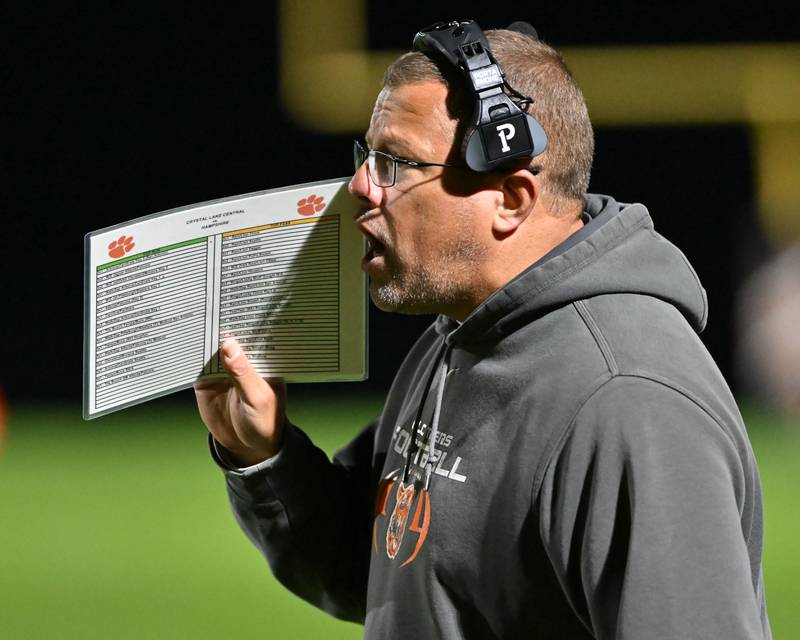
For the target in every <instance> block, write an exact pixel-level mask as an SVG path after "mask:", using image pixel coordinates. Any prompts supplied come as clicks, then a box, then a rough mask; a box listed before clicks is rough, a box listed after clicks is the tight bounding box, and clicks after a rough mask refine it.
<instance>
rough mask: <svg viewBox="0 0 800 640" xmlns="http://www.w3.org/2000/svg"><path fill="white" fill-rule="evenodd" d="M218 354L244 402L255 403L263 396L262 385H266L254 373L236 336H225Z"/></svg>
mask: <svg viewBox="0 0 800 640" xmlns="http://www.w3.org/2000/svg"><path fill="white" fill-rule="evenodd" d="M219 355H220V361H221V362H222V366H223V367H225V370H226V371H227V372H228V374H229V375H230V376H231V378H232V379H233V383H234V384H235V385H236V387H237V388H238V389H239V393H240V394H241V395H242V398H243V399H244V400H245V402H247V403H248V404H250V405H253V404H256V403H257V400H258V398H260V397H263V394H264V387H265V386H268V385H267V383H266V382H265V381H264V379H263V378H262V377H261V376H260V375H258V373H256V370H255V369H254V368H253V365H252V364H251V363H250V360H248V359H247V355H246V354H245V352H244V351H242V347H241V345H240V344H239V342H238V341H237V340H236V338H227V339H226V340H225V341H224V342H223V343H222V346H220V348H219Z"/></svg>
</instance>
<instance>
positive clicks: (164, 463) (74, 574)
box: [0, 0, 800, 638]
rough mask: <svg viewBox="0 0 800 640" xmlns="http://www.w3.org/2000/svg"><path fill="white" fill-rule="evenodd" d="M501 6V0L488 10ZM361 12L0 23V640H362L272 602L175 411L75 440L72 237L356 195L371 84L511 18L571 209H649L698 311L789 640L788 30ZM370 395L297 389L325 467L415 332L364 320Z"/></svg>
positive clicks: (133, 12)
mask: <svg viewBox="0 0 800 640" xmlns="http://www.w3.org/2000/svg"><path fill="white" fill-rule="evenodd" d="M493 4H494V5H497V3H493ZM539 4H545V3H524V4H520V3H515V4H514V5H507V6H491V7H488V6H487V5H488V3H478V2H452V1H450V0H446V1H444V2H439V3H435V4H434V3H423V2H420V1H419V0H415V1H412V2H407V3H403V4H402V5H399V4H394V3H392V4H389V3H386V4H382V5H380V6H379V5H377V4H375V5H373V4H370V3H366V2H364V1H363V0H331V1H329V2H322V1H311V0H302V1H296V2H289V1H288V0H287V1H285V2H281V3H277V2H274V3H269V2H267V3H262V4H261V5H260V6H259V8H258V9H257V10H255V11H254V10H252V9H249V8H248V10H246V11H245V10H242V11H237V10H235V9H231V8H227V9H222V8H219V7H216V6H213V5H211V4H210V3H208V4H200V5H197V4H196V5H193V6H192V8H191V10H190V9H188V8H187V7H186V6H181V7H171V6H169V5H164V4H159V5H158V8H156V7H155V6H153V7H147V6H137V7H136V8H132V7H131V8H123V7H114V8H110V7H105V8H102V9H100V8H99V6H98V8H96V9H89V8H86V7H82V8H75V7H71V6H67V5H64V6H61V7H57V6H53V5H49V4H44V5H37V6H35V7H34V6H31V7H22V6H19V7H16V8H15V9H13V10H11V11H10V12H9V13H8V14H7V15H6V16H5V19H4V22H5V24H4V25H3V37H2V38H0V51H2V53H3V59H4V60H6V61H7V64H6V65H4V69H3V86H4V89H5V91H4V94H5V95H4V100H3V108H2V109H0V117H2V119H3V126H2V130H1V133H0V135H2V141H3V145H2V151H3V154H2V156H1V157H2V162H0V179H2V181H3V183H4V189H3V191H4V195H5V199H4V200H5V205H6V206H5V207H4V213H5V215H4V225H5V229H4V233H3V234H0V236H1V237H0V243H2V244H1V245H0V250H2V255H3V257H4V258H5V260H6V263H5V268H4V269H3V276H4V280H3V294H4V304H3V325H2V326H3V332H2V335H3V347H2V352H1V353H2V356H3V360H4V361H5V362H6V369H5V370H4V373H3V374H2V377H0V382H2V386H3V387H4V388H5V395H6V396H7V401H8V408H7V412H8V418H7V421H6V422H5V423H4V422H3V420H2V414H3V410H2V403H0V637H8V638H45V637H47V638H50V637H53V638H101V637H103V638H105V637H117V638H206V637H208V638H220V637H239V636H243V635H247V634H259V635H263V636H264V637H276V638H284V637H285V638H300V637H310V638H313V637H320V636H323V635H325V636H326V637H332V638H338V637H341V638H356V637H360V635H361V629H360V627H357V626H356V625H350V624H347V623H340V622H337V621H333V620H331V619H329V618H328V617H327V616H325V615H324V614H321V613H319V612H317V611H316V610H314V609H313V608H312V607H310V606H309V605H306V604H305V603H303V602H302V601H300V600H298V599H296V598H294V597H293V596H291V595H289V594H287V593H286V592H285V591H284V590H283V589H282V588H281V587H280V586H279V585H277V583H276V582H275V581H274V579H273V578H272V577H271V575H270V574H269V571H268V569H267V568H266V566H265V564H264V563H263V562H262V560H261V558H260V557H259V556H258V553H257V552H256V551H255V550H254V549H253V548H252V547H251V546H250V545H249V543H248V542H247V541H246V540H245V538H244V536H243V535H242V534H241V533H240V532H239V531H238V528H237V527H236V524H235V523H234V521H233V518H232V517H231V516H230V514H229V509H228V506H227V501H226V498H225V494H224V489H223V485H222V481H221V477H220V475H219V472H218V471H217V469H216V468H215V467H214V466H213V464H212V463H211V462H210V460H209V459H208V456H207V451H206V443H205V438H204V428H203V426H202V424H201V423H200V421H199V419H198V418H197V417H196V415H195V411H194V407H193V399H192V396H191V394H189V393H182V394H177V395H175V396H173V397H171V398H167V399H162V400H159V401H155V402H151V403H149V404H146V405H143V406H139V407H134V408H131V409H128V410H125V411H123V412H120V413H119V414H115V415H111V416H108V417H105V418H101V419H98V420H96V421H93V422H89V423H86V422H83V421H82V420H81V418H80V406H79V403H80V397H81V335H82V331H81V322H82V318H81V313H82V295H83V293H82V236H83V234H84V233H85V232H87V231H89V230H92V229H96V228H99V227H103V226H107V225H110V224H113V223H117V222H120V221H124V220H127V219H130V218H134V217H137V216H140V215H143V214H147V213H152V212H155V211H159V210H164V209H168V208H171V207H175V206H180V205H186V204H190V203H193V202H199V201H203V200H208V199H211V198H216V197H221V196H227V195H233V194H238V193H246V192H250V191H256V190H260V189H266V188H270V187H277V186H283V185H286V184H292V183H298V182H306V181H311V180H319V179H325V178H331V177H337V176H345V175H348V174H349V173H350V172H351V166H352V165H351V158H350V139H351V138H352V137H353V136H354V135H357V134H359V133H361V132H362V131H363V129H364V128H365V127H366V125H367V122H368V116H369V111H370V108H371V101H372V98H373V97H374V93H375V90H376V88H377V86H378V85H377V83H378V81H379V75H380V69H381V67H382V66H383V65H384V64H385V62H386V61H387V60H388V59H389V58H391V57H393V56H394V55H395V53H396V52H398V51H401V50H405V49H407V48H408V46H409V45H410V42H411V38H412V36H413V34H414V32H415V31H416V30H417V29H418V28H420V27H422V26H424V25H426V24H428V23H430V22H434V21H436V20H441V19H449V18H453V17H464V16H466V17H472V18H474V19H476V20H477V21H478V22H479V23H480V24H481V25H482V26H483V27H484V28H492V27H501V26H505V25H507V24H509V23H510V22H512V21H514V20H518V19H524V20H528V21H530V22H531V23H532V24H533V25H534V26H536V27H537V29H538V30H539V33H540V35H541V36H542V37H543V39H545V40H547V41H548V42H550V43H551V44H553V45H554V46H556V47H557V48H559V49H562V50H563V51H564V54H565V58H566V60H567V63H568V64H570V66H571V67H572V68H573V71H574V72H575V74H576V76H577V77H578V80H579V82H581V84H582V85H583V86H584V88H585V91H586V95H587V100H588V102H589V109H590V113H591V114H592V116H593V120H594V122H595V124H596V129H597V156H596V162H595V166H594V172H593V178H592V189H593V190H594V191H600V192H605V193H611V194H613V195H615V196H616V197H617V198H618V199H620V200H623V201H637V200H638V201H642V202H644V203H645V204H647V205H648V207H649V208H650V211H651V213H652V215H653V218H654V220H655V223H656V228H657V229H658V230H659V231H661V232H662V233H663V234H664V235H666V236H667V237H668V238H670V239H671V240H673V241H674V242H675V243H676V244H678V246H680V247H681V248H682V249H683V250H684V252H685V253H686V254H687V256H688V257H689V259H690V261H691V262H692V263H693V264H694V266H695V267H696V269H697V271H698V272H699V275H700V277H701V279H702V281H703V283H704V284H705V286H706V288H707V290H708V292H709V299H710V305H711V315H710V321H709V326H708V329H707V330H706V331H705V332H704V334H703V339H704V341H705V342H706V344H707V345H708V347H709V348H710V349H711V351H712V353H713V354H714V357H715V358H716V359H717V361H718V363H719V364H720V366H721V368H722V369H723V371H724V372H725V373H726V375H727V377H728V379H729V380H730V381H731V384H732V386H733V387H734V390H735V392H736V394H737V397H738V398H739V399H740V401H741V404H742V408H743V411H744V413H745V417H746V420H747V424H748V426H749V429H750V433H751V438H752V441H753V445H754V449H755V451H756V456H757V458H758V460H759V464H760V468H761V474H762V484H763V489H764V495H765V510H766V543H765V560H764V570H765V574H766V588H767V603H768V608H769V611H770V618H771V621H772V626H773V632H774V635H775V637H776V638H791V637H800V616H798V614H797V613H796V602H798V601H800V588H798V586H797V576H798V575H800V551H798V550H797V540H798V539H800V517H798V515H797V504H798V499H800V490H798V487H800V470H798V469H799V467H798V460H800V342H799V341H798V340H800V338H798V336H800V332H798V331H797V327H798V326H800V308H799V307H798V304H799V302H798V301H800V259H798V248H797V247H798V242H800V152H798V148H800V109H798V107H797V105H798V104H800V29H799V28H798V26H797V21H796V19H795V18H793V14H791V13H790V9H789V8H786V7H780V6H778V5H777V4H776V5H775V6H770V3H753V4H752V5H750V6H749V7H741V8H737V9H736V10H733V9H732V8H731V7H730V5H723V4H721V3H719V4H718V3H690V2H669V3H653V4H651V5H648V6H647V7H644V6H641V5H640V3H636V2H633V1H632V0H623V1H620V2H616V3H612V4H608V3H599V2H576V1H569V0H567V1H562V2H558V3H554V2H553V3H547V6H539ZM370 320H371V332H372V339H371V357H370V358H371V359H370V369H371V378H370V380H369V382H366V383H363V384H344V385H339V386H336V387H335V388H333V389H331V388H325V387H323V386H316V385H306V386H295V387H293V388H292V389H291V390H290V394H291V398H292V404H291V414H292V417H293V419H294V420H295V421H296V422H298V423H300V424H302V425H304V426H305V427H306V428H307V430H308V431H309V432H310V433H311V435H312V436H313V437H314V438H315V439H316V440H318V442H320V444H321V446H323V448H325V449H326V450H328V451H333V450H334V449H335V448H336V447H337V446H338V445H340V444H341V443H343V442H345V441H346V440H347V439H348V438H349V437H350V436H351V435H352V434H354V433H355V431H356V430H357V429H358V428H359V427H360V426H361V425H362V424H364V423H365V422H366V421H367V420H368V419H369V418H370V417H371V416H372V415H374V414H375V413H376V412H377V411H378V410H379V409H380V404H381V397H382V394H383V393H384V392H385V390H386V389H387V388H388V384H389V382H390V380H391V376H392V373H393V372H394V370H395V368H396V367H397V365H398V363H399V360H400V359H401V358H402V356H403V355H404V353H405V351H406V349H407V348H408V346H409V345H410V344H411V343H412V342H413V340H414V338H415V337H416V335H418V333H419V332H420V331H421V330H422V328H423V327H424V326H425V325H426V324H427V322H429V320H430V318H408V317H400V316H393V315H388V314H383V313H379V312H376V311H374V310H372V311H371V318H370Z"/></svg>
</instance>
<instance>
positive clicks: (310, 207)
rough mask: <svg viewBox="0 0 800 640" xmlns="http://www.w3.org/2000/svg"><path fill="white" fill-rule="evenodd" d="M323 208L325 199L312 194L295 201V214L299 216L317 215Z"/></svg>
mask: <svg viewBox="0 0 800 640" xmlns="http://www.w3.org/2000/svg"><path fill="white" fill-rule="evenodd" d="M324 208H325V198H324V197H323V196H318V195H316V194H314V193H312V194H311V195H310V196H308V197H307V198H301V199H300V200H298V201H297V213H299V214H300V215H301V216H310V215H313V214H315V213H319V212H320V211H322V210H323V209H324Z"/></svg>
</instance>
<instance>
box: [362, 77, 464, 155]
mask: <svg viewBox="0 0 800 640" xmlns="http://www.w3.org/2000/svg"><path fill="white" fill-rule="evenodd" d="M446 98H447V88H446V87H445V85H443V84H442V83H440V82H436V81H425V82H414V83H411V84H405V85H401V86H399V87H392V88H389V87H384V89H383V90H382V91H381V92H380V94H379V95H378V99H377V100H376V101H375V108H374V109H373V111H372V118H371V120H370V125H369V130H368V131H367V144H368V145H369V146H370V147H372V148H376V149H377V148H380V147H381V146H385V147H387V150H388V151H390V152H391V151H392V150H393V149H391V148H389V147H394V148H395V149H397V151H396V152H397V153H399V152H402V151H403V150H405V152H412V151H413V152H414V153H416V154H420V153H439V154H441V153H444V154H445V155H446V154H447V152H448V151H449V149H450V147H451V146H452V143H453V134H454V132H455V125H456V123H455V121H453V120H451V118H450V116H449V115H448V113H447V107H446V104H445V100H446Z"/></svg>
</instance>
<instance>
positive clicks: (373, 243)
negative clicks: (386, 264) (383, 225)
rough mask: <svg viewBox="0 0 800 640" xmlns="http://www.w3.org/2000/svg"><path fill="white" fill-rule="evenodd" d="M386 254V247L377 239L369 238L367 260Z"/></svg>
mask: <svg viewBox="0 0 800 640" xmlns="http://www.w3.org/2000/svg"><path fill="white" fill-rule="evenodd" d="M384 253H386V246H385V245H384V244H383V243H382V242H381V241H380V240H378V239H377V238H373V237H371V236H367V255H366V256H364V257H365V258H366V259H367V260H371V259H372V258H376V257H380V256H383V254H384Z"/></svg>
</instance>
